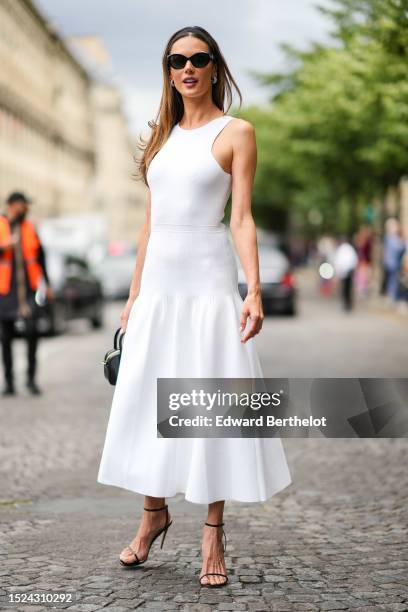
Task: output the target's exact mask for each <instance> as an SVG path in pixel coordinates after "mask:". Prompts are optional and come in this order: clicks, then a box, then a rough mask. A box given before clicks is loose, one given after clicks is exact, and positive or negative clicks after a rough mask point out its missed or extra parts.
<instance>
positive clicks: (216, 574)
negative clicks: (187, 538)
mask: <svg viewBox="0 0 408 612" xmlns="http://www.w3.org/2000/svg"><path fill="white" fill-rule="evenodd" d="M205 524H206V525H208V526H209V527H223V526H224V523H218V524H215V523H207V522H206V523H205ZM222 534H223V536H224V538H225V544H223V545H222V552H223V553H225V551H226V550H227V536H226V535H225V531H224V529H223V530H222ZM204 576H223V578H225V579H226V580H225V582H220V583H214V584H211V583H210V582H209V583H208V584H203V583H202V582H201V580H202V578H204ZM198 580H199V583H200V585H201V586H203V587H211V588H215V587H223V586H225V585H226V584H227V582H228V576H227V575H226V574H220V573H219V572H207V573H206V574H203V575H202V576H200V577H199V579H198Z"/></svg>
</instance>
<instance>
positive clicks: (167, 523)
mask: <svg viewBox="0 0 408 612" xmlns="http://www.w3.org/2000/svg"><path fill="white" fill-rule="evenodd" d="M143 509H144V510H147V511H148V512H158V511H159V510H166V524H165V526H164V527H163V528H162V529H160V531H159V532H158V533H156V535H154V536H153V538H152V540H151V542H150V544H149V548H148V550H147V555H146V559H143V561H140V559H139V557H138V556H137V554H136V552H135V551H134V550H133V548H132V547H131V546H130V544H129V545H128V546H127V548H128V549H129V550H130V551H132V553H133V554H134V556H135V560H134V561H132V562H131V563H126V562H125V561H122V559H120V558H119V561H120V562H121V564H122V565H125V566H126V567H129V566H133V565H142V563H144V562H145V561H147V558H148V556H149V552H150V548H151V546H152V544H153V542H154V541H155V539H156V538H158V537H159V535H160V534H161V533H162V534H163V537H162V541H161V544H160V548H163V543H164V538H165V537H166V533H167V530H168V528H169V527H170V525H171V524H172V522H173V521H169V511H168V509H167V504H166V505H165V506H163V507H162V508H143Z"/></svg>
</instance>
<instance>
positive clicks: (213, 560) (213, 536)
mask: <svg viewBox="0 0 408 612" xmlns="http://www.w3.org/2000/svg"><path fill="white" fill-rule="evenodd" d="M224 504H225V501H217V502H214V503H212V504H209V505H208V516H207V519H206V521H207V523H211V524H212V525H218V524H219V523H222V522H223V514H224ZM222 542H223V535H222V527H209V526H208V525H204V526H203V542H202V555H203V565H202V568H201V573H200V576H202V575H203V574H206V573H207V572H219V573H220V574H227V571H226V568H225V561H224V553H223V550H222ZM224 582H225V578H223V577H222V576H205V578H203V579H202V580H201V584H220V583H221V584H223V583H224Z"/></svg>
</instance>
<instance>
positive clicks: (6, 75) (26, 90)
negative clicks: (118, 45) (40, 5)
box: [0, 0, 146, 244]
mask: <svg viewBox="0 0 408 612" xmlns="http://www.w3.org/2000/svg"><path fill="white" fill-rule="evenodd" d="M79 51H80V52H79ZM109 64H110V58H109V57H108V54H107V53H106V51H105V49H104V47H103V45H102V43H101V41H100V40H99V39H98V38H97V37H87V38H84V39H79V40H78V39H77V40H75V39H69V40H67V41H64V40H62V39H61V38H60V37H59V35H58V33H57V32H56V31H55V30H54V28H53V27H52V26H51V25H50V24H49V23H48V22H47V21H46V19H45V18H44V17H43V16H42V15H41V13H40V12H39V10H38V9H37V8H36V6H35V4H34V3H33V2H32V1H31V0H1V2H0V66H1V69H0V200H1V202H0V209H3V208H4V206H3V203H4V200H5V198H6V196H7V195H8V193H9V192H10V191H13V190H24V191H25V192H27V194H28V195H29V196H30V197H32V198H33V200H34V206H33V209H32V218H34V219H36V220H42V219H45V218H59V217H63V216H67V217H68V216H69V217H72V216H76V215H88V217H89V215H90V214H91V215H101V216H103V217H104V219H105V221H106V226H107V228H108V239H109V240H111V241H118V240H124V241H128V242H130V243H132V244H134V243H135V240H136V238H137V234H138V230H139V229H140V227H141V225H142V223H143V220H144V214H145V213H144V210H145V202H146V197H145V195H146V190H145V188H144V186H143V185H142V183H141V182H140V181H139V182H137V181H135V180H133V178H132V175H133V174H134V172H135V164H134V161H133V156H134V154H135V145H133V143H132V139H131V136H130V134H129V129H128V124H127V121H126V117H125V114H124V112H123V108H122V99H121V95H120V91H119V88H118V87H117V86H115V84H114V83H113V81H112V78H110V76H111V75H109V70H108V69H107V67H108V65H109ZM88 217H87V218H88ZM84 219H85V216H84Z"/></svg>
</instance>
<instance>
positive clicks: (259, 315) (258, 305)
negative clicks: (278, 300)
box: [239, 293, 264, 342]
mask: <svg viewBox="0 0 408 612" xmlns="http://www.w3.org/2000/svg"><path fill="white" fill-rule="evenodd" d="M248 317H250V320H251V324H250V326H249V327H248V329H247V331H246V333H245V335H244V336H242V337H241V342H246V341H247V340H249V339H250V338H252V337H253V336H255V335H256V334H259V332H260V331H261V329H262V323H263V320H264V313H263V308H262V298H261V294H260V293H248V294H247V296H246V298H245V300H244V303H243V306H242V312H241V324H240V326H239V331H240V333H241V332H242V331H243V330H244V329H245V326H246V324H247V319H248Z"/></svg>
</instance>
